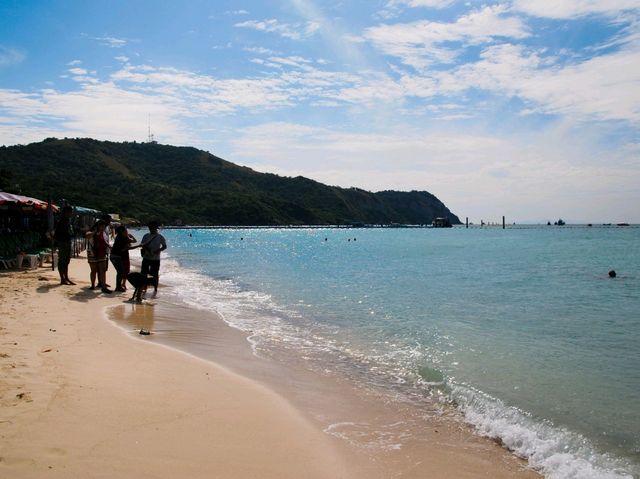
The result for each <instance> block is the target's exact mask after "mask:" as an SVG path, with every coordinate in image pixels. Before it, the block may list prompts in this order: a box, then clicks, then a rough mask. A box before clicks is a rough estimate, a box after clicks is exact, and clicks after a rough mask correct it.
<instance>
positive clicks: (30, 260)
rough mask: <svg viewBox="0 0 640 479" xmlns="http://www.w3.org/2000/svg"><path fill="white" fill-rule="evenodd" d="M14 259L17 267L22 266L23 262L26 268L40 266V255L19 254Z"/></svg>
mask: <svg viewBox="0 0 640 479" xmlns="http://www.w3.org/2000/svg"><path fill="white" fill-rule="evenodd" d="M16 260H17V261H18V268H23V267H24V265H25V263H26V265H27V268H28V269H36V268H37V267H38V266H40V257H39V256H38V255H37V254H19V255H18V257H17V258H16Z"/></svg>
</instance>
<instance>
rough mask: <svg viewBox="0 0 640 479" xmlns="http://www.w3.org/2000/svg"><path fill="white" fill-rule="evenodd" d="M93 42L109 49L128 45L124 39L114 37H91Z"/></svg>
mask: <svg viewBox="0 0 640 479" xmlns="http://www.w3.org/2000/svg"><path fill="white" fill-rule="evenodd" d="M93 40H97V41H98V42H100V45H104V46H107V47H111V48H122V47H124V46H125V45H127V44H128V43H129V41H128V40H125V39H124V38H116V37H93Z"/></svg>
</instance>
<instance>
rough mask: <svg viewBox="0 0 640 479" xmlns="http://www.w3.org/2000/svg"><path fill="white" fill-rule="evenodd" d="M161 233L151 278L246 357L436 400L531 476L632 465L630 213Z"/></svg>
mask: <svg viewBox="0 0 640 479" xmlns="http://www.w3.org/2000/svg"><path fill="white" fill-rule="evenodd" d="M162 234H163V235H164V236H165V238H166V239H167V243H168V245H169V249H168V250H167V251H166V257H165V258H164V259H163V263H162V273H161V274H162V276H161V281H162V282H163V283H166V284H168V285H170V286H171V289H173V290H174V293H176V294H175V297H176V298H180V299H181V301H184V302H186V303H187V304H188V305H189V306H192V307H196V308H200V309H204V310H211V311H216V312H217V313H219V314H220V315H221V316H222V317H223V319H224V320H225V322H227V323H228V324H229V325H230V326H232V327H233V328H237V329H240V330H241V331H244V332H245V333H246V334H247V335H248V339H249V341H250V344H251V347H252V348H253V350H254V351H255V352H256V354H258V355H259V354H260V353H261V352H265V351H269V350H270V349H273V348H280V349H282V348H285V349H287V350H288V351H289V352H290V353H291V354H297V355H299V357H300V358H301V359H300V360H301V361H303V362H306V363H308V364H310V365H313V367H318V368H320V369H322V370H325V371H329V370H330V371H335V372H336V374H340V375H341V376H342V377H343V378H347V379H348V380H350V381H353V382H354V383H358V384H362V385H369V386H371V387H375V388H377V390H379V391H383V393H384V394H388V396H389V397H390V398H391V397H395V398H398V397H402V398H403V400H404V401H412V402H413V403H414V404H415V405H416V407H418V408H420V407H422V406H421V405H424V407H425V408H426V407H428V405H429V404H433V403H438V404H443V405H446V407H448V408H450V409H451V410H454V411H455V412H456V414H457V415H458V416H459V417H460V418H461V420H463V421H465V422H467V423H469V424H470V425H471V426H472V429H473V430H474V431H475V433H476V434H479V435H482V436H488V437H491V438H493V439H495V440H497V441H498V442H499V443H501V444H503V445H504V447H506V448H508V449H509V450H511V451H512V452H513V453H514V454H516V455H518V456H520V457H523V458H525V459H526V460H528V462H529V465H530V466H531V467H532V468H534V469H536V470H538V471H540V472H541V473H542V474H543V475H544V476H545V477H548V478H554V479H555V478H581V479H582V478H594V479H596V478H597V479H602V478H605V479H606V478H638V477H640V227H636V226H633V225H632V226H630V227H617V226H593V227H588V226H586V225H585V226H569V225H567V226H542V225H541V226H511V227H508V228H506V229H502V228H479V227H475V228H464V227H454V228H442V229H441V228H363V229H360V228H326V229H323V228H291V229H287V228H283V229H268V228H255V229H205V228H202V229H197V228H195V229H167V230H164V231H163V232H162ZM163 254H164V253H163ZM610 270H615V271H616V273H617V276H616V277H615V278H610V277H609V275H608V272H609V271H610ZM160 293H161V295H163V294H164V293H163V290H162V288H161V290H160Z"/></svg>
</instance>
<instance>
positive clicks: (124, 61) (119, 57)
mask: <svg viewBox="0 0 640 479" xmlns="http://www.w3.org/2000/svg"><path fill="white" fill-rule="evenodd" d="M114 59H115V60H118V61H119V62H122V63H127V62H128V61H129V57H126V56H124V55H120V56H117V57H114Z"/></svg>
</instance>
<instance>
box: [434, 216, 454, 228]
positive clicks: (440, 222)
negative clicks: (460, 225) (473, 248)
mask: <svg viewBox="0 0 640 479" xmlns="http://www.w3.org/2000/svg"><path fill="white" fill-rule="evenodd" d="M432 225H433V227H434V228H452V226H451V221H449V218H441V217H438V218H436V219H435V220H433V223H432Z"/></svg>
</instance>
